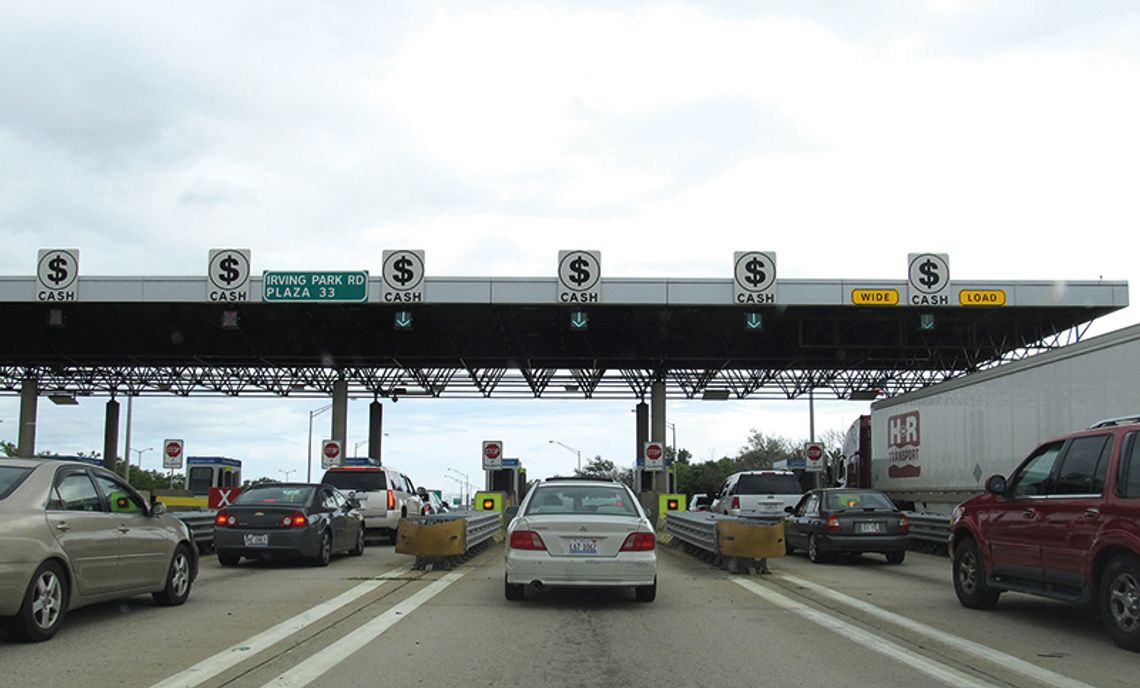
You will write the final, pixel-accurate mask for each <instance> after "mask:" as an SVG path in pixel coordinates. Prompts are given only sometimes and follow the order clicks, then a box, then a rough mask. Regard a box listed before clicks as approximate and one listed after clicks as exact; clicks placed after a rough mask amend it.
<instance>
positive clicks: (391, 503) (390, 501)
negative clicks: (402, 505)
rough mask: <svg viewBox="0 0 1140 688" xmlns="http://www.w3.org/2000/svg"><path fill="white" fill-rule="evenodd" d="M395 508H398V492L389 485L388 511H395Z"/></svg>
mask: <svg viewBox="0 0 1140 688" xmlns="http://www.w3.org/2000/svg"><path fill="white" fill-rule="evenodd" d="M395 509H396V493H395V492H393V491H392V488H390V487H389V488H388V511H394V510H395Z"/></svg>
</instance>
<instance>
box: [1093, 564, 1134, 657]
mask: <svg viewBox="0 0 1140 688" xmlns="http://www.w3.org/2000/svg"><path fill="white" fill-rule="evenodd" d="M1096 602H1097V608H1098V610H1099V611H1100V619H1101V622H1102V623H1103V624H1104V628H1105V630H1106V631H1108V635H1109V636H1111V637H1112V640H1113V642H1115V643H1116V644H1117V645H1119V646H1120V647H1122V648H1124V649H1126V650H1131V651H1133V652H1140V559H1137V558H1136V557H1134V556H1132V555H1130V554H1125V555H1121V556H1118V557H1116V558H1114V559H1113V560H1112V561H1110V562H1108V566H1106V567H1104V573H1103V574H1101V577H1100V586H1099V587H1098V588H1097V601H1096Z"/></svg>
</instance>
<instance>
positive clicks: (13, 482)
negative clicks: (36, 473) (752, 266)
mask: <svg viewBox="0 0 1140 688" xmlns="http://www.w3.org/2000/svg"><path fill="white" fill-rule="evenodd" d="M31 472H32V469H30V468H18V467H16V466H0V499H4V498H5V497H7V496H8V495H10V494H12V493H13V492H15V491H16V488H17V487H19V486H20V483H22V482H24V478H26V477H28V474H29V473H31Z"/></svg>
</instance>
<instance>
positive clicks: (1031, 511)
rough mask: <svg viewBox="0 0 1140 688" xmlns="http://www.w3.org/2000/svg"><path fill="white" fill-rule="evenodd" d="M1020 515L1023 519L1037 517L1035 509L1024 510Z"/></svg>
mask: <svg viewBox="0 0 1140 688" xmlns="http://www.w3.org/2000/svg"><path fill="white" fill-rule="evenodd" d="M1021 515H1022V516H1023V517H1025V518H1035V517H1036V516H1037V509H1026V510H1025V511H1022V512H1021Z"/></svg>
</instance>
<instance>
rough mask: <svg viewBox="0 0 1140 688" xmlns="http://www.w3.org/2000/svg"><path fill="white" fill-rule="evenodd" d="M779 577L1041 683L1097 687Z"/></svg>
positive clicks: (808, 584) (1055, 686)
mask: <svg viewBox="0 0 1140 688" xmlns="http://www.w3.org/2000/svg"><path fill="white" fill-rule="evenodd" d="M779 577H780V578H782V579H784V580H786V581H788V582H790V583H794V584H796V585H802V586H803V587H805V588H807V589H808V590H811V591H813V592H815V593H816V594H819V595H823V596H824V597H830V598H831V599H833V600H835V601H837V602H841V603H843V604H846V605H848V606H850V607H855V608H856V609H858V610H860V611H863V612H866V613H867V614H871V615H872V616H877V617H878V618H880V619H883V620H884V621H889V622H890V623H893V624H895V625H897V626H902V627H903V628H905V629H907V630H909V631H912V632H914V633H917V634H919V635H924V636H926V637H927V638H930V639H932V640H937V641H939V642H942V643H945V644H947V645H949V646H951V647H953V648H955V649H957V650H960V651H962V652H966V653H969V654H972V655H974V656H975V657H980V658H981V659H984V660H987V661H990V662H993V663H994V664H997V665H998V666H999V667H1001V668H1002V669H1005V670H1007V671H1014V672H1017V673H1019V674H1022V675H1024V676H1028V677H1029V678H1031V679H1034V680H1035V681H1038V682H1040V683H1041V684H1042V685H1047V686H1051V687H1053V688H1094V687H1093V686H1091V685H1089V684H1087V683H1082V682H1081V681H1078V680H1076V679H1073V678H1069V677H1068V676H1063V675H1061V674H1058V673H1056V672H1053V671H1049V670H1048V669H1043V668H1041V667H1039V666H1037V665H1036V664H1031V663H1030V662H1027V661H1025V660H1023V659H1018V658H1017V657H1014V656H1013V655H1007V654H1006V653H1004V652H1001V651H999V650H995V649H993V648H992V647H987V646H985V645H982V644H981V643H975V642H974V641H972V640H966V639H965V638H960V637H958V636H956V635H952V634H950V633H947V632H945V631H940V630H938V629H937V628H934V627H933V626H927V625H926V624H924V623H920V622H918V621H915V620H913V619H908V618H907V617H905V616H900V615H899V614H895V613H894V612H888V611H887V610H885V609H881V608H879V607H876V606H875V605H873V604H870V603H867V602H864V601H863V600H857V599H855V598H854V597H848V596H847V595H844V594H843V593H841V592H835V591H834V590H832V589H830V588H825V587H824V586H822V585H819V584H817V583H812V582H811V581H806V580H803V579H800V578H796V577H795V576H788V575H784V574H781V575H780V576H779Z"/></svg>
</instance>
